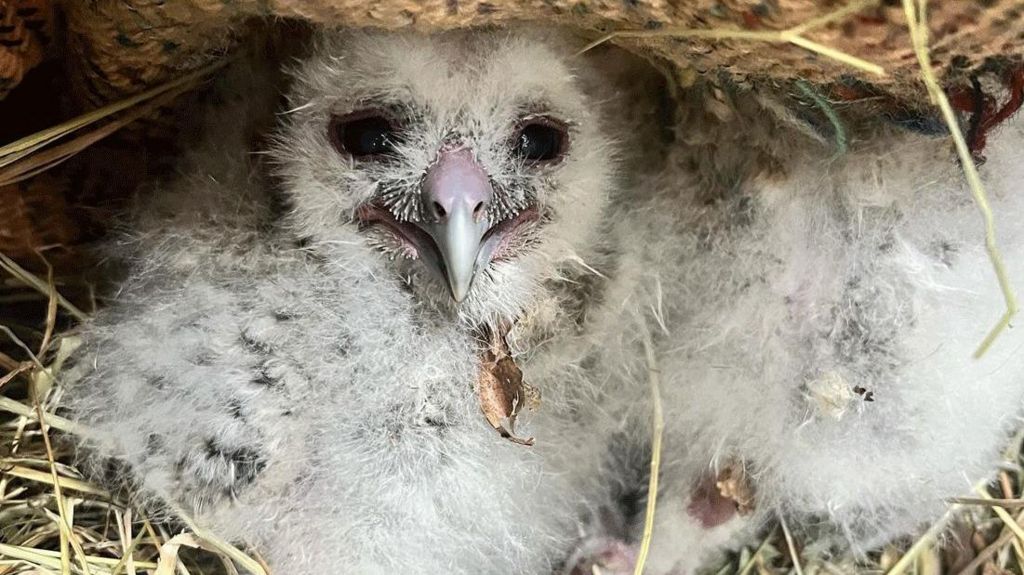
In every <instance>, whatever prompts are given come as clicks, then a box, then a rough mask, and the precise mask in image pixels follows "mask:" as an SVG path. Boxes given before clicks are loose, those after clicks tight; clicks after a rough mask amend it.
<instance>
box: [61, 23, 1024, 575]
mask: <svg viewBox="0 0 1024 575" xmlns="http://www.w3.org/2000/svg"><path fill="white" fill-rule="evenodd" d="M583 44H584V42H583V41H581V40H580V39H578V38H576V37H575V36H574V35H572V34H571V33H568V32H564V31H557V30H552V29H546V28H538V29H532V28H531V29H526V28H516V29H511V30H499V29H486V30H476V31H456V32H446V33H440V34H433V35H423V34H418V33H415V32H357V31H336V30H325V31H320V32H318V33H317V34H316V38H315V40H314V41H313V42H312V44H311V47H310V49H309V51H308V53H306V54H304V55H303V56H302V57H301V58H299V59H298V62H299V63H298V64H296V65H294V66H293V67H292V68H291V69H290V70H289V78H290V80H289V81H288V84H289V85H288V88H287V104H286V105H285V106H284V107H283V108H282V109H281V110H278V111H277V114H276V116H275V115H274V114H273V111H274V109H275V106H276V96H277V90H278V83H277V82H276V81H274V79H273V76H274V74H273V73H272V72H271V71H268V70H267V69H265V67H264V66H263V65H261V64H260V62H262V61H263V60H262V59H260V58H253V59H252V60H246V61H245V63H244V64H239V65H237V66H234V68H233V70H232V71H231V72H230V73H229V74H227V75H226V77H225V78H222V79H221V80H220V81H219V82H218V84H219V85H218V87H217V91H218V93H219V94H221V96H220V99H221V102H220V103H218V104H216V105H212V107H211V110H210V111H209V112H208V113H207V114H205V115H204V116H203V117H202V118H201V119H200V123H201V124H202V128H203V135H202V136H201V137H200V138H199V140H198V141H197V142H196V143H195V144H192V145H190V147H189V151H188V152H187V153H186V154H184V156H183V158H182V159H181V160H180V162H179V165H178V169H177V172H178V173H179V175H178V176H176V177H175V178H172V179H171V180H170V181H169V182H168V183H165V184H161V185H160V186H158V189H155V190H152V191H151V192H150V193H148V194H146V195H145V199H144V200H140V201H139V205H138V206H137V207H136V208H135V209H134V210H133V215H132V216H131V217H130V218H129V221H128V223H127V225H126V229H125V230H124V232H123V233H121V234H120V235H118V236H117V237H116V238H115V239H112V240H110V241H108V242H107V243H106V245H105V247H104V250H105V253H106V255H107V256H108V257H109V259H110V260H111V261H116V262H122V263H123V264H124V265H125V271H124V280H123V281H122V282H121V283H120V284H119V289H118V290H117V291H116V293H115V294H114V295H113V296H112V297H111V298H110V301H109V302H108V305H107V306H106V307H105V308H104V309H103V311H102V312H101V313H99V314H98V315H97V317H96V318H95V319H94V320H92V321H90V322H89V323H88V324H87V325H85V326H83V327H82V335H83V340H84V342H85V346H84V349H83V351H81V352H80V353H79V356H80V357H87V358H88V360H87V361H83V362H81V363H80V366H81V367H80V368H78V369H77V371H78V372H79V374H80V376H79V377H78V380H77V381H76V382H75V383H74V384H73V385H71V387H70V389H69V391H68V400H67V408H68V410H69V412H70V413H71V414H72V415H73V416H74V417H75V418H76V419H77V420H79V421H81V422H82V423H83V424H84V426H85V427H86V428H87V429H88V434H87V437H86V438H85V440H84V442H83V446H84V450H83V453H84V454H85V455H86V456H87V459H88V460H89V461H90V462H92V463H93V467H94V468H95V472H96V473H97V474H102V473H103V472H104V471H109V469H110V468H111V466H110V465H108V463H109V462H111V461H113V462H116V463H117V464H118V465H115V466H113V469H114V470H115V471H116V473H115V475H116V476H117V478H119V479H120V480H122V481H124V482H125V483H128V484H130V487H131V489H132V491H133V492H135V493H138V494H140V495H142V496H143V497H146V498H148V501H147V502H148V503H151V504H152V505H154V506H158V507H160V506H162V507H163V508H166V509H167V510H168V511H169V512H171V513H176V512H184V513H188V514H190V515H193V516H194V517H195V519H196V520H197V521H198V522H199V523H200V524H202V525H204V526H206V527H208V528H210V529H212V530H213V531H215V532H217V533H219V534H220V535H221V536H223V537H225V538H227V539H230V540H233V541H238V542H240V543H244V544H249V545H252V546H254V547H256V548H258V549H260V550H261V551H262V552H263V553H264V555H265V556H267V557H268V559H269V561H270V563H271V565H272V566H273V567H274V569H275V572H277V573H286V574H290V573H309V572H314V571H322V570H323V566H324V565H336V566H339V570H340V571H341V572H346V573H359V574H371V575H372V574H385V573H387V574H390V573H394V572H400V573H423V574H428V573H430V574H434V573H453V574H458V573H462V574H474V575H478V574H495V575H497V574H509V573H530V574H542V575H546V574H549V573H560V572H564V573H590V572H592V570H591V568H592V567H595V566H596V567H598V569H599V570H602V572H606V573H616V572H623V573H626V572H631V571H632V562H633V561H634V560H635V557H636V551H637V543H638V541H639V537H640V532H641V530H642V524H643V517H642V515H643V511H642V507H643V502H644V500H645V499H646V497H647V493H646V486H647V484H648V483H647V481H648V478H647V476H646V475H647V469H648V460H649V458H650V437H651V436H650V432H651V428H650V424H651V420H650V417H651V416H650V413H651V405H650V401H651V387H650V386H649V385H648V382H649V381H650V379H651V378H652V374H657V378H658V379H659V380H660V389H659V390H658V393H659V394H660V395H661V397H662V399H663V402H664V404H665V413H666V428H665V447H664V453H663V458H662V459H663V467H662V476H661V480H662V481H661V485H662V487H661V492H660V493H659V495H660V497H661V499H660V503H659V506H658V509H657V514H656V515H655V528H654V539H653V546H652V550H651V555H650V557H649V563H648V569H647V572H648V573H656V574H665V575H668V574H677V575H678V574H682V573H689V572H691V571H692V570H693V569H695V568H696V567H697V566H698V565H699V564H700V563H701V562H702V561H704V560H705V559H707V558H709V557H711V556H712V555H713V554H714V553H715V552H717V551H718V550H721V549H724V548H728V547H729V546H731V545H735V544H737V543H739V542H742V541H743V538H744V537H745V536H746V535H748V534H750V533H752V532H753V531H755V530H756V529H757V528H758V527H760V526H761V525H763V524H764V522H765V521H766V520H767V519H770V518H774V517H777V516H780V515H781V516H783V517H789V518H792V519H794V521H793V524H794V525H795V524H797V523H819V524H820V523H822V521H821V520H824V523H825V524H828V525H831V526H832V527H833V528H834V529H835V531H836V532H837V533H838V534H839V535H840V537H838V538H837V540H842V541H845V542H852V543H854V544H855V545H857V546H858V548H864V547H866V546H870V545H874V544H877V543H880V542H883V541H885V540H887V539H888V538H891V537H893V536H897V535H900V534H903V533H907V532H909V531H912V530H913V529H914V528H916V527H917V526H918V525H919V524H920V523H921V522H923V521H927V520H930V519H933V518H935V517H937V516H938V515H939V514H940V513H941V512H942V510H943V504H944V500H945V499H946V498H948V497H951V496H954V495H958V494H960V493H961V492H963V491H966V490H967V489H968V488H969V486H970V484H971V482H972V481H976V480H978V479H979V478H981V477H983V476H984V474H985V473H986V472H987V471H988V470H989V469H991V468H992V466H993V465H994V464H995V462H996V461H997V450H998V448H999V446H1000V443H1001V441H1002V440H1003V439H1004V434H1005V432H1006V431H1007V428H1008V426H1009V425H1010V424H1011V423H1013V422H1014V421H1015V418H1016V416H1017V415H1018V411H1019V406H1020V402H1021V398H1022V392H1024V378H1022V377H1021V376H1022V375H1024V373H1022V371H1024V370H1022V367H1024V366H1021V364H1020V361H1019V359H1018V358H1017V355H1016V353H1015V351H1016V349H1017V348H1018V347H1019V344H1014V341H1016V340H1017V339H1019V338H1018V337H1015V336H1013V335H1012V334H1011V335H1006V336H1004V339H1003V340H1001V341H1000V342H999V344H998V345H997V346H996V347H994V348H993V349H992V350H991V351H990V353H989V355H987V356H986V357H985V358H984V359H983V360H981V361H979V362H973V361H972V360H971V359H970V352H971V351H972V346H974V345H975V344H976V343H977V342H978V341H980V339H981V336H983V335H984V333H983V332H984V329H985V328H986V327H987V325H985V322H979V317H986V318H987V317H989V316H990V315H992V313H994V310H998V309H999V306H1000V300H999V295H998V290H997V289H996V288H995V287H994V286H995V284H994V282H992V281H991V279H992V278H991V277H989V276H987V275H986V274H988V273H989V272H988V269H989V268H988V267H987V266H988V260H987V256H986V254H985V252H984V250H983V248H982V247H981V246H982V244H981V242H980V240H979V237H980V223H979V222H978V221H977V218H976V216H975V212H974V211H973V210H974V206H973V205H972V204H971V203H970V200H969V196H968V195H967V194H966V193H965V192H964V190H963V189H962V187H961V184H960V179H959V173H958V170H959V169H958V167H957V166H956V164H955V163H954V162H953V161H952V160H951V157H950V155H949V153H948V148H947V147H945V144H944V141H943V140H941V139H938V138H934V137H931V136H925V135H919V134H909V133H903V132H901V131H899V130H897V129H893V128H879V129H877V130H874V131H872V132H871V133H870V134H867V135H865V136H864V137H863V138H862V139H861V140H859V141H856V142H854V143H853V145H852V146H851V151H850V152H849V153H848V154H847V155H846V156H845V157H843V158H840V159H838V160H836V159H832V158H830V157H829V155H828V153H827V152H823V151H822V150H821V149H820V145H819V144H818V143H817V142H814V141H813V139H812V138H808V137H806V135H805V134H806V130H804V131H801V130H800V129H798V127H795V123H796V120H794V118H793V116H787V115H786V114H785V106H786V105H787V104H785V101H786V98H787V95H786V94H784V93H776V92H778V91H777V90H775V91H773V90H760V91H758V90H753V91H746V92H744V91H741V90H737V91H736V92H735V93H734V94H731V95H729V96H728V97H729V98H732V99H733V100H732V101H731V102H730V103H729V107H731V111H730V112H728V113H726V112H723V111H722V108H723V107H722V105H721V101H720V100H721V99H722V98H723V97H724V96H722V94H720V93H717V92H711V91H704V89H703V88H702V84H700V83H698V84H696V85H695V86H693V87H690V88H680V89H679V90H676V91H674V92H673V93H672V94H671V95H672V96H674V97H675V99H676V100H677V102H673V106H672V107H671V111H672V114H674V116H672V114H668V113H666V109H667V108H669V107H668V106H666V105H665V102H666V101H669V100H671V98H669V97H668V93H669V92H668V91H667V90H665V89H664V86H662V79H661V76H660V74H659V73H657V72H655V71H654V70H653V67H652V66H650V65H649V64H648V63H646V62H643V61H642V60H640V59H638V58H635V57H631V56H628V55H626V54H625V53H620V52H616V51H613V50H595V51H592V52H588V53H586V54H582V55H580V54H577V52H578V51H579V49H580V48H581V46H582V45H583ZM708 101H710V102H711V103H710V104H709V103H707V102H708ZM716 101H717V104H716V103H715V102H716ZM780 102H783V104H780ZM730 114H732V115H733V116H734V117H733V118H732V119H731V121H725V120H723V118H724V117H726V116H728V115H730ZM268 117H272V118H274V119H273V122H274V124H275V125H274V127H273V128H272V134H273V135H272V137H271V138H270V139H269V141H267V140H263V141H261V143H259V144H256V145H255V146H254V144H253V143H252V141H251V140H252V138H251V137H250V136H251V132H252V131H253V130H254V126H257V127H258V126H260V125H262V122H263V121H264V119H265V118H268ZM670 126H671V128H670ZM1022 139H1024V136H1022V130H1021V126H1020V123H1019V122H1016V123H1014V124H1012V125H1011V126H1010V127H1008V128H1007V129H1006V132H1005V133H1004V134H1002V135H1000V137H999V138H996V139H994V140H993V144H992V150H991V153H990V158H989V166H992V167H991V168H990V170H991V174H999V173H1002V174H1006V175H1005V176H1003V177H995V176H992V177H991V178H990V182H989V183H990V190H991V193H992V195H993V199H994V201H995V202H996V205H997V208H998V209H1000V210H1003V213H1020V212H1021V211H1024V204H1022V203H1021V202H1022V201H1024V200H1022V199H1021V198H1024V196H1021V195H1020V194H1016V195H1014V194H1012V193H1011V192H1010V188H1012V182H1014V181H1019V178H1024V173H1022V168H1021V166H1020V165H1019V162H1016V161H1015V160H1014V154H1013V150H1014V149H1015V146H1016V145H1017V144H1019V142H1020V141H1021V140H1022ZM254 150H255V151H256V152H257V153H252V152H253V151H254ZM765 151H767V152H768V153H769V154H772V153H774V155H775V157H776V158H782V159H779V160H777V161H776V164H777V165H779V166H781V169H778V170H775V171H774V172H772V173H770V174H769V172H771V171H769V170H765V171H762V172H758V171H757V170H756V169H753V168H754V167H756V166H755V164H756V163H757V162H755V161H752V160H750V158H753V157H755V156H756V155H757V154H759V153H762V152H765ZM997 167H998V169H1001V170H1002V172H998V171H996V169H997ZM1014 178H1018V179H1016V180H1015V179H1014ZM723 182H727V183H728V184H727V185H726V184H723ZM1017 208H1021V210H1018V209H1017ZM1021 221H1024V219H1022V220H1021ZM1003 233H1004V237H1003V239H1004V240H1005V246H1006V250H1007V253H1008V255H1009V258H1010V259H1011V260H1012V259H1014V258H1016V259H1017V260H1018V261H1024V228H1022V226H1021V225H1020V224H1018V223H1016V222H1012V223H1008V224H1007V225H1006V226H1005V228H1003ZM1011 268H1012V269H1011V272H1013V273H1014V277H1018V278H1019V277H1020V276H1021V275H1022V274H1021V273H1020V272H1021V268H1020V266H1011ZM1018 284H1020V285H1024V281H1021V282H1018ZM496 349H497V350H498V352H500V354H504V355H507V356H508V357H510V358H511V359H512V360H514V365H515V370H512V371H518V370H521V372H522V378H523V380H524V381H525V382H526V383H527V384H528V385H529V388H532V389H535V390H539V392H540V396H541V397H540V400H539V404H538V402H537V401H536V399H535V398H534V399H528V398H527V397H526V395H525V394H524V395H516V396H515V397H514V398H513V403H514V404H515V408H516V410H518V411H519V419H520V421H519V427H520V429H519V430H512V429H508V430H505V431H507V432H508V433H506V435H511V434H512V432H513V431H514V432H515V433H517V434H519V435H521V437H512V439H516V440H517V441H519V442H518V443H517V441H509V440H508V438H504V437H502V436H501V435H499V434H498V433H496V432H495V430H494V429H492V426H491V425H490V424H489V423H488V419H487V418H485V417H484V414H482V413H481V401H480V397H481V396H479V395H478V392H479V385H478V382H479V381H480V379H481V373H483V372H484V371H486V369H485V367H486V366H487V365H489V364H488V361H490V360H488V358H489V357H491V359H493V357H492V356H493V355H494V353H496V352H495V350H496ZM489 354H490V355H489ZM492 363H493V362H492ZM503 365H505V366H506V370H505V371H502V372H501V373H503V374H505V375H503V376H502V377H505V376H507V375H508V373H509V371H508V369H507V364H503ZM513 379H514V378H513ZM520 408H521V409H520ZM525 437H532V438H535V444H534V445H532V446H526V445H522V444H521V443H524V442H525V441H523V440H522V438H525ZM107 475H110V474H109V473H107ZM723 477H724V478H725V479H723ZM748 484H749V485H748ZM743 486H746V487H743ZM808 520H810V521H808Z"/></svg>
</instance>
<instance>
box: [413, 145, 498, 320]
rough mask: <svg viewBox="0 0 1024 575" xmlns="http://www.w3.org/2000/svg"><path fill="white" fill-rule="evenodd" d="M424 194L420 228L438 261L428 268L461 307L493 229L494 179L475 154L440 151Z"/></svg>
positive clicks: (452, 150)
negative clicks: (440, 277)
mask: <svg viewBox="0 0 1024 575" xmlns="http://www.w3.org/2000/svg"><path fill="white" fill-rule="evenodd" d="M421 194H422V200H423V207H424V214H425V216H424V218H423V220H422V221H421V222H418V223H417V224H416V225H417V226H418V227H419V228H421V229H422V230H423V231H425V232H426V233H427V234H429V235H430V237H431V238H432V239H433V240H434V244H435V245H436V246H437V252H438V253H437V256H438V257H439V258H440V261H430V263H432V264H433V265H434V267H436V268H437V270H438V271H439V272H440V273H441V274H442V275H443V276H444V278H445V279H446V280H447V282H448V288H449V290H450V291H451V295H452V299H454V300H455V301H456V302H461V301H462V300H464V299H466V295H467V294H469V290H470V288H471V287H472V285H473V278H474V277H476V274H477V273H478V271H479V270H478V265H477V260H478V258H479V255H480V248H481V245H482V244H483V240H484V235H485V234H486V233H487V230H488V229H489V228H490V227H491V223H490V222H489V221H488V219H487V212H488V208H489V206H490V203H491V199H492V197H493V195H494V191H493V189H492V188H491V182H490V178H488V177H487V174H486V172H484V170H483V168H482V167H481V166H480V164H479V163H478V162H477V161H476V158H474V157H473V152H472V151H471V150H469V149H467V148H455V149H442V150H441V152H440V153H438V156H437V161H436V162H435V163H434V165H432V166H431V167H430V169H429V170H428V171H427V174H426V176H425V177H424V178H423V184H422V188H421ZM424 255H426V254H424ZM430 255H431V256H433V254H430ZM427 259H428V260H433V259H435V258H433V257H430V256H428V257H427Z"/></svg>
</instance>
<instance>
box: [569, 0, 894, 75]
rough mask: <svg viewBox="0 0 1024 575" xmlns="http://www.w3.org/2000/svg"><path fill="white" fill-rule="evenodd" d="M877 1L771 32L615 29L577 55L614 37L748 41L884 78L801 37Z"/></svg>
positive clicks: (871, 66)
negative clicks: (782, 47)
mask: <svg viewBox="0 0 1024 575" xmlns="http://www.w3.org/2000/svg"><path fill="white" fill-rule="evenodd" d="M878 2H879V0H859V1H857V2H852V3H850V4H848V5H846V6H844V7H843V8H840V9H839V10H836V11H834V12H831V13H829V14H825V15H823V16H820V17H818V18H814V19H812V20H809V21H807V22H804V23H803V24H798V25H796V26H793V27H792V28H788V29H786V30H775V31H755V30H742V29H726V28H712V29H694V28H673V27H667V28H658V29H657V30H616V31H614V32H609V33H608V34H605V35H604V36H601V37H600V38H598V39H597V40H594V41H593V42H591V43H590V44H587V45H586V46H584V47H583V49H582V50H580V51H579V52H577V55H580V54H583V53H585V52H589V51H590V50H593V49H594V48H596V47H598V46H600V45H601V44H604V43H605V42H609V41H611V40H614V39H616V38H638V39H640V38H678V39H683V38H694V39H707V40H748V41H754V42H769V43H777V44H793V45H794V46H799V47H801V48H803V49H805V50H808V51H810V52H814V53H816V54H819V55H821V56H824V57H826V58H829V59H831V60H835V61H837V62H841V63H843V64H846V65H848V66H850V67H853V68H856V69H859V70H862V71H864V72H867V73H869V74H873V75H875V76H885V75H886V71H885V68H883V67H882V66H879V65H878V64H875V63H872V62H868V61H867V60H864V59H862V58H858V57H856V56H854V55H852V54H847V53H846V52H843V51H841V50H837V49H835V48H831V47H829V46H825V45H824V44H819V43H817V42H814V41H813V40H808V39H807V38H805V37H804V36H803V34H805V33H806V32H809V31H812V30H814V29H816V28H820V27H822V26H825V25H827V24H830V23H832V22H835V21H838V20H841V19H843V18H846V17H847V16H850V15H852V14H856V13H857V12H860V11H862V10H864V9H865V8H868V7H870V6H876V5H878Z"/></svg>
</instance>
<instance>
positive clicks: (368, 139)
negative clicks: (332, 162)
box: [329, 111, 399, 159]
mask: <svg viewBox="0 0 1024 575" xmlns="http://www.w3.org/2000/svg"><path fill="white" fill-rule="evenodd" d="M329 131H330V138H331V143H332V144H333V145H334V148H335V149H336V150H338V151H339V152H341V153H343V154H348V155H350V156H352V157H353V158H357V159H370V158H374V157H378V156H383V155H386V154H389V153H391V152H394V151H395V143H396V142H398V140H399V133H398V126H397V124H396V123H395V122H394V120H392V119H391V118H389V117H387V116H386V115H384V114H381V113H379V112H373V111H366V112H356V113H354V114H348V115H347V116H340V117H335V118H332V119H331V125H330V128H329Z"/></svg>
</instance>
